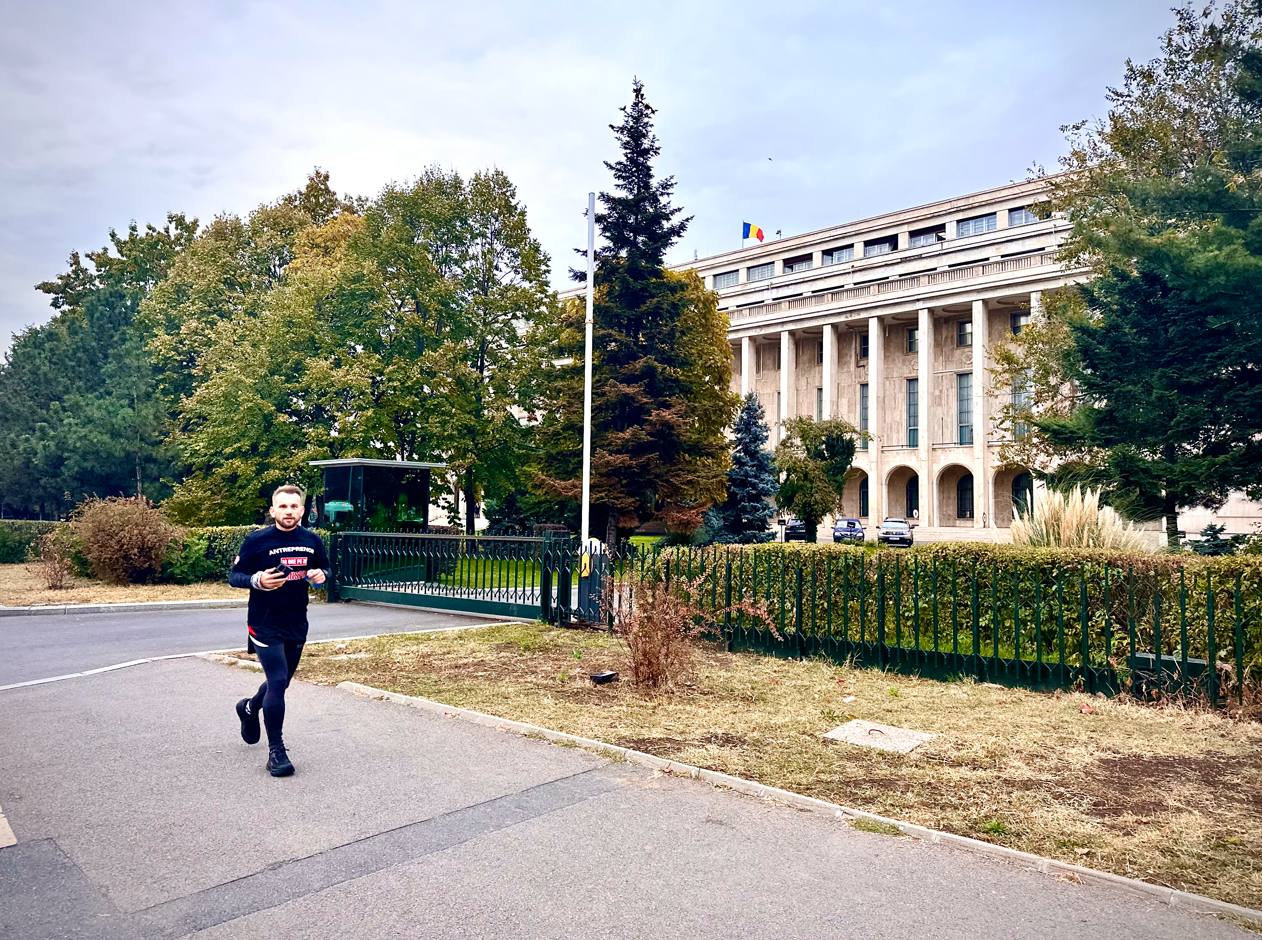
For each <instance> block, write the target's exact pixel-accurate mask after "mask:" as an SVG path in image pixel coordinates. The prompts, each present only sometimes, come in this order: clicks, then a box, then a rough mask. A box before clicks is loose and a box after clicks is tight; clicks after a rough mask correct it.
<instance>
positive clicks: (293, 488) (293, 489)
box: [272, 483, 307, 503]
mask: <svg viewBox="0 0 1262 940" xmlns="http://www.w3.org/2000/svg"><path fill="white" fill-rule="evenodd" d="M281 493H293V494H294V495H295V496H297V497H298V501H299V502H302V503H305V502H306V501H307V494H306V493H304V492H303V491H302V487H301V486H298V485H297V484H296V483H286V484H285V485H284V486H278V487H276V489H274V490H272V502H276V497H277V496H279V495H280V494H281Z"/></svg>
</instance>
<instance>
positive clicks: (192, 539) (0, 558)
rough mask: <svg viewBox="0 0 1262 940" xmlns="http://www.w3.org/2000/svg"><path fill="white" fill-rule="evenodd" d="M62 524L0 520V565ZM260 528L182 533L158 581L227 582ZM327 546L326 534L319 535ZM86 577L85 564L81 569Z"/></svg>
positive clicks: (20, 557) (24, 554)
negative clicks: (247, 541)
mask: <svg viewBox="0 0 1262 940" xmlns="http://www.w3.org/2000/svg"><path fill="white" fill-rule="evenodd" d="M65 525H66V523H64V522H33V521H25V520H15V519H4V520H0V564H15V563H18V562H23V561H26V560H27V558H28V557H29V556H30V554H31V552H32V550H33V548H34V546H35V543H36V542H37V541H38V540H39V538H40V536H42V535H44V534H45V533H48V532H53V531H56V530H57V529H58V528H59V527H61V526H65ZM259 528H260V526H252V525H234V526H201V527H197V528H191V529H184V530H182V536H181V541H180V542H179V544H177V545H173V546H172V547H171V549H170V550H169V551H168V553H167V558H166V561H165V562H163V565H162V572H161V574H160V575H159V576H158V580H159V581H166V582H169V583H174V584H194V583H197V582H201V581H227V580H228V571H229V570H230V569H231V568H232V562H233V559H235V558H236V557H237V553H238V552H239V551H240V550H241V543H242V542H244V541H245V537H246V536H247V535H249V534H250V533H251V532H254V531H256V530H257V529H259ZM318 534H319V535H320V537H321V538H323V539H324V540H325V544H326V545H327V544H328V537H329V534H328V533H327V532H323V531H321V532H319V533H318ZM80 567H82V568H83V573H84V574H85V575H86V574H87V569H86V563H84V565H81V566H80Z"/></svg>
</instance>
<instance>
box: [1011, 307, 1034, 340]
mask: <svg viewBox="0 0 1262 940" xmlns="http://www.w3.org/2000/svg"><path fill="white" fill-rule="evenodd" d="M1029 325H1030V311H1028V310H1018V311H1017V312H1016V313H1014V314H1013V315H1012V335H1013V336H1020V335H1021V331H1022V330H1024V329H1025V328H1026V327H1027V326H1029Z"/></svg>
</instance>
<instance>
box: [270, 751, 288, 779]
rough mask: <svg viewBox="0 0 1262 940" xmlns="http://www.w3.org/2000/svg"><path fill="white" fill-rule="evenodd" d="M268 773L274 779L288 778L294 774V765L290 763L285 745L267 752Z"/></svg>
mask: <svg viewBox="0 0 1262 940" xmlns="http://www.w3.org/2000/svg"><path fill="white" fill-rule="evenodd" d="M267 772H268V773H269V774H271V775H272V776H273V777H288V776H289V775H290V774H292V773H293V772H294V765H293V764H291V763H290V762H289V755H288V754H286V753H285V748H284V745H282V746H280V747H274V748H272V749H271V750H270V751H268V752H267Z"/></svg>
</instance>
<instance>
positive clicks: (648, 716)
mask: <svg viewBox="0 0 1262 940" xmlns="http://www.w3.org/2000/svg"><path fill="white" fill-rule="evenodd" d="M629 665H630V663H629V659H628V657H627V654H626V651H625V648H624V647H623V646H622V645H621V644H619V643H618V642H617V641H616V640H613V639H611V638H610V637H608V636H606V635H604V634H600V633H591V632H580V631H567V630H551V629H548V628H545V627H541V626H520V625H505V626H497V627H490V628H485V629H480V630H475V631H461V632H454V633H442V634H429V635H419V636H408V637H398V636H395V637H382V638H379V639H374V640H356V641H350V642H347V643H343V644H339V645H337V646H330V645H328V644H312V645H311V646H308V647H307V654H306V656H304V658H303V662H302V666H301V667H300V678H303V679H306V680H308V681H314V682H321V683H329V684H333V683H337V682H341V681H343V680H347V679H349V680H353V681H356V682H362V683H365V684H367V685H372V686H377V687H379V688H385V689H390V690H393V691H397V692H403V693H406V694H410V695H420V696H423V697H425V698H431V699H436V700H438V701H441V702H444V703H447V704H451V705H459V706H463V707H466V708H472V709H476V710H478V711H483V712H488V713H491V714H494V715H498V716H501V717H505V718H511V719H515V720H519V721H526V722H530V723H533V724H537V725H542V726H545V727H549V728H555V729H558V730H561V731H568V732H571V733H574V734H579V735H583V736H586V737H590V738H596V739H599V740H604V741H608V742H611V743H615V744H620V745H624V746H628V747H633V748H636V749H638V750H642V751H648V752H650V753H653V754H659V755H663V756H669V757H672V758H675V759H678V760H681V761H685V762H687V763H691V764H697V765H700V766H702V767H708V768H712V769H715V770H719V771H723V772H726V773H731V774H737V775H739V776H742V777H746V778H749V779H752V780H758V781H761V782H764V783H768V784H773V785H775V786H780V787H784V788H787V789H789V790H793V791H796V792H798V793H804V794H808V795H810V796H815V797H820V798H823V799H828V800H832V801H835V802H838V803H842V804H845V805H847V806H852V807H857V808H861V809H865V810H869V811H871V812H875V813H880V814H883V815H888V816H892V817H897V818H899V819H903V820H909V821H911V822H916V823H920V824H922V825H927V826H933V827H936V828H939V829H942V830H947V831H950V832H957V833H961V834H964V835H968V836H973V837H975V838H980V839H987V840H989V841H992V842H997V843H1000V844H1003V845H1007V846H1011V847H1013V848H1017V849H1022V850H1025V851H1029V852H1036V853H1038V854H1040V855H1048V856H1052V857H1054V858H1060V859H1064V860H1066V861H1070V862H1076V863H1078V864H1084V865H1089V866H1091V867H1093V868H1100V869H1105V870H1107V871H1113V872H1117V873H1118V874H1122V875H1128V876H1130V877H1133V878H1142V879H1144V880H1146V881H1151V882H1156V883H1159V884H1165V885H1169V886H1171V887H1176V888H1181V889H1184V890H1188V891H1195V892H1198V893H1202V894H1208V895H1210V896H1212V897H1217V898H1221V899H1223V900H1227V901H1232V902H1234V903H1237V904H1243V905H1246V906H1249V907H1255V908H1257V907H1262V750H1260V748H1259V745H1262V726H1259V725H1258V724H1257V723H1256V722H1238V721H1234V720H1231V719H1228V718H1224V717H1222V716H1220V715H1216V714H1211V713H1207V712H1203V711H1190V710H1183V709H1179V708H1173V707H1165V708H1153V707H1147V706H1142V705H1136V704H1132V703H1127V702H1123V701H1111V700H1104V699H1099V698H1089V697H1087V696H1085V695H1081V694H1058V695H1050V694H1041V693H1034V692H1026V691H1022V690H1015V689H1006V688H1000V687H998V686H990V685H978V684H974V683H971V682H955V683H950V682H934V681H930V680H925V679H918V678H914V677H908V676H898V675H894V674H889V673H883V672H880V671H877V670H871V669H850V668H844V667H838V666H835V665H832V664H829V663H824V662H819V661H813V662H794V661H791V660H777V659H771V658H767V657H763V656H757V655H747V654H736V655H733V654H729V653H727V652H725V651H721V650H718V649H715V648H712V647H707V648H705V649H703V650H702V651H701V652H700V653H699V654H698V656H697V659H696V662H695V664H694V667H695V671H694V674H693V677H692V678H691V679H690V680H687V681H685V682H683V683H682V684H680V685H679V686H677V687H676V690H675V691H673V692H670V693H653V692H649V691H645V690H641V689H638V688H636V687H635V686H633V685H631V684H630V683H627V682H622V683H614V684H612V685H608V686H601V687H595V686H593V685H592V683H591V682H590V681H588V679H587V675H588V674H589V673H594V672H598V671H600V670H602V669H615V670H618V671H619V672H621V673H622V674H623V675H624V676H625V675H627V674H628V672H629ZM851 696H853V699H852V700H849V701H847V700H848V699H850V697H851ZM1084 706H1089V709H1090V712H1089V713H1084V708H1083V707H1084ZM851 716H853V717H860V718H866V719H870V720H874V721H879V722H884V723H887V724H893V725H899V726H902V727H907V728H914V729H918V730H923V731H932V732H935V733H936V734H937V737H936V738H934V739H933V740H932V741H931V742H929V744H927V745H925V746H923V747H922V748H920V749H919V750H917V751H915V752H913V753H912V754H911V755H907V756H902V755H897V754H888V753H883V752H879V751H868V750H865V749H861V748H856V747H853V746H850V745H845V744H834V743H832V742H829V741H826V740H824V739H822V738H820V737H819V735H820V734H821V732H824V731H827V730H828V729H830V728H832V727H834V726H836V725H838V724H840V723H842V722H844V721H846V720H848V718H849V717H851Z"/></svg>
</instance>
